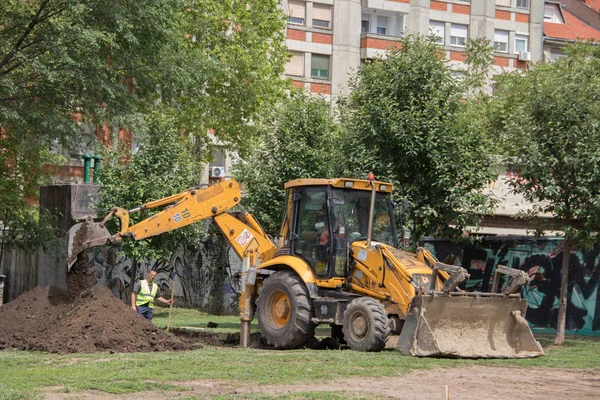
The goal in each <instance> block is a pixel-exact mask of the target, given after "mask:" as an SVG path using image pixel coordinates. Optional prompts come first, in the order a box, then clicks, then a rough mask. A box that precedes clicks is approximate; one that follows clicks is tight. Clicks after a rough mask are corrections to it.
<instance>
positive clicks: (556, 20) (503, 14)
mask: <svg viewBox="0 0 600 400" xmlns="http://www.w3.org/2000/svg"><path fill="white" fill-rule="evenodd" d="M283 6H284V10H285V12H286V13H287V15H288V25H287V46H288V48H289V50H290V52H291V54H292V58H291V60H290V62H289V64H288V65H287V68H286V74H287V76H288V77H290V78H291V79H292V80H293V83H294V86H296V87H300V88H304V89H306V90H309V91H310V92H312V93H316V94H322V95H324V96H325V97H327V98H332V97H336V96H345V95H347V94H348V92H349V89H348V77H349V75H350V74H351V73H352V72H353V71H355V70H356V69H357V68H359V67H360V64H361V62H363V61H364V60H367V59H372V58H374V57H376V56H379V55H382V54H384V53H385V51H386V50H387V49H389V48H390V47H392V46H395V45H397V44H398V43H399V41H400V40H401V39H402V37H403V35H406V34H411V33H418V34H423V35H428V34H433V35H435V37H436V38H437V41H438V43H439V44H440V45H441V46H443V48H444V49H445V51H446V57H447V59H448V60H449V61H450V63H451V64H454V65H457V66H460V65H461V63H462V62H463V61H465V60H466V54H465V52H464V49H465V44H466V42H467V41H468V40H469V39H470V38H479V37H486V38H488V39H489V40H490V41H491V42H493V44H494V47H495V53H494V62H493V66H492V70H491V71H490V73H491V75H493V74H495V73H499V72H501V71H512V70H516V69H524V68H527V66H528V63H529V62H538V61H547V60H552V59H556V58H557V57H560V56H562V54H563V53H562V50H561V48H562V47H564V45H565V44H567V43H569V42H572V41H574V40H576V39H590V38H591V39H595V40H600V15H599V11H598V10H599V9H600V0H556V1H544V0H313V1H304V0H284V1H283Z"/></svg>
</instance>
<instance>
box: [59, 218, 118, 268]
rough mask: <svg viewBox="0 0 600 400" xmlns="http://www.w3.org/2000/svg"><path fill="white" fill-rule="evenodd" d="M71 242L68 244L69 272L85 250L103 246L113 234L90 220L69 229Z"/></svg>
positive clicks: (102, 225) (100, 224)
mask: <svg viewBox="0 0 600 400" xmlns="http://www.w3.org/2000/svg"><path fill="white" fill-rule="evenodd" d="M68 238H69V242H68V244H67V270H68V271H70V270H71V267H72V266H73V264H75V261H77V256H78V255H79V253H81V252H82V251H83V250H85V249H88V248H90V247H94V246H101V245H104V244H106V243H107V242H108V240H109V239H110V238H111V234H110V233H109V232H108V230H107V229H106V228H105V227H104V224H102V223H99V222H94V220H93V219H92V218H88V219H87V220H85V221H84V222H81V223H79V224H75V225H73V226H72V227H71V229H69V235H68Z"/></svg>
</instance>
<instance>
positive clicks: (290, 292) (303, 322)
mask: <svg viewBox="0 0 600 400" xmlns="http://www.w3.org/2000/svg"><path fill="white" fill-rule="evenodd" d="M257 306H258V310H257V311H258V312H257V318H258V326H259V329H260V334H261V337H262V339H263V341H264V342H265V343H266V344H268V345H270V346H273V347H275V348H277V349H296V348H299V347H302V346H304V345H306V344H307V343H308V342H309V341H310V340H311V339H312V338H313V337H314V334H315V327H316V324H315V323H313V322H312V321H311V318H312V317H313V314H314V313H313V307H312V301H311V300H310V297H309V295H308V290H307V288H306V285H305V284H304V282H302V280H301V279H300V278H299V277H298V275H296V274H295V273H294V272H292V271H278V272H275V273H274V274H273V275H271V277H269V278H268V279H266V280H265V283H264V285H263V287H262V288H261V289H260V291H259V294H258V300H257Z"/></svg>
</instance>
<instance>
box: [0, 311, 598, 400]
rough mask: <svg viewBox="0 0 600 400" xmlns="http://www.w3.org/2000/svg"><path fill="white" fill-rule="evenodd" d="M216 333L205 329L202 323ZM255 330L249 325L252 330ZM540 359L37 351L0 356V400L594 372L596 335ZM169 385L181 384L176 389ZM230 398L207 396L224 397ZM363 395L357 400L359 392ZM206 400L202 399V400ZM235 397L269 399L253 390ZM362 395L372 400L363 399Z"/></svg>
mask: <svg viewBox="0 0 600 400" xmlns="http://www.w3.org/2000/svg"><path fill="white" fill-rule="evenodd" d="M157 311H158V312H157V313H156V317H155V320H154V322H155V323H156V324H157V325H158V326H166V324H167V320H168V309H163V310H157ZM209 321H210V322H215V323H217V324H218V327H217V328H214V329H210V328H206V324H207V323H208V322H209ZM171 326H173V327H182V326H187V327H197V328H204V329H205V330H206V331H214V332H237V331H238V329H239V319H238V318H237V317H217V316H213V315H203V314H201V313H199V312H197V311H193V310H184V309H175V310H173V314H172V320H171ZM254 329H255V327H254ZM538 339H539V340H540V342H541V343H542V345H543V346H544V348H545V349H546V350H547V356H545V357H539V358H534V359H523V360H449V359H432V358H413V357H409V356H403V355H401V354H400V353H399V352H398V351H392V350H390V351H383V352H381V353H359V352H355V351H351V350H342V351H338V350H292V351H273V350H258V349H241V348H215V347H209V346H206V347H204V348H202V349H197V350H191V351H185V352H154V353H131V354H108V353H96V354H73V355H55V354H48V353H41V352H27V351H0V371H2V378H1V379H0V400H21V399H38V398H41V395H40V393H41V392H42V391H43V390H44V388H45V387H59V388H61V389H59V390H60V391H63V392H64V393H67V392H78V391H82V390H90V389H94V390H99V391H103V392H106V393H111V394H121V393H135V392H140V391H143V390H161V391H169V392H172V391H173V392H179V396H178V397H177V398H186V399H193V398H195V397H193V396H190V397H186V391H187V390H188V389H186V387H185V381H188V380H197V379H198V380H202V379H212V380H230V381H232V382H239V383H240V384H248V385H260V384H274V385H277V384H294V383H302V384H310V383H311V382H313V383H317V382H321V383H322V382H328V381H332V380H336V379H339V378H352V377H385V376H388V377H392V376H399V375H403V374H406V373H408V372H410V371H411V370H414V369H426V368H435V367H439V368H453V367H466V366H472V365H496V366H510V367H513V366H518V367H523V368H536V367H543V368H572V369H595V370H599V371H600V338H589V337H568V340H567V341H566V344H565V346H564V347H562V348H555V347H553V346H552V337H551V336H549V335H544V336H541V337H539V338H538ZM174 382H181V383H183V385H182V386H180V385H174V384H173V383H174ZM233 396H234V395H219V396H213V398H214V399H229V398H233ZM360 396H361V395H360V394H357V393H353V392H351V391H348V392H322V391H314V392H311V391H310V390H309V391H306V392H303V393H293V394H289V395H287V397H283V398H287V399H292V398H293V399H320V400H324V399H362V398H366V397H360ZM362 396H364V395H362ZM203 398H206V397H203ZM235 398H248V399H271V398H281V396H279V395H277V396H268V395H262V394H258V393H252V394H245V395H239V394H236V395H235ZM369 398H372V397H371V396H369Z"/></svg>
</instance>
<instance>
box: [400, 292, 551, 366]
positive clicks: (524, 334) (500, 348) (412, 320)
mask: <svg viewBox="0 0 600 400" xmlns="http://www.w3.org/2000/svg"><path fill="white" fill-rule="evenodd" d="M526 310H527V301H526V300H524V299H521V297H520V296H519V295H518V294H516V295H508V296H507V295H493V294H489V293H478V294H477V293H468V294H466V293H464V292H460V293H452V294H451V295H424V296H416V297H415V298H414V300H413V303H412V305H411V309H410V311H409V314H408V315H407V317H406V320H405V322H404V326H403V328H402V331H401V334H400V339H399V341H398V347H399V349H400V351H402V353H404V354H410V355H412V356H416V357H449V358H528V357H537V356H541V355H544V350H543V349H542V347H541V346H540V344H539V343H538V342H537V341H536V340H535V338H534V337H533V333H532V332H531V329H529V325H528V324H527V321H526V320H525V311H526Z"/></svg>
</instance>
